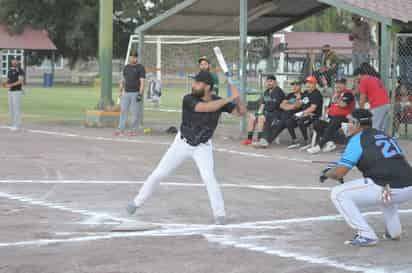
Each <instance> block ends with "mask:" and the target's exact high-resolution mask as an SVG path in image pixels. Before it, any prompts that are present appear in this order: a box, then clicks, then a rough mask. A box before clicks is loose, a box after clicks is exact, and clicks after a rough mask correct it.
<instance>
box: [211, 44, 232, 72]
mask: <svg viewBox="0 0 412 273" xmlns="http://www.w3.org/2000/svg"><path fill="white" fill-rule="evenodd" d="M213 51H214V52H215V55H216V58H217V61H218V63H219V66H220V68H221V69H222V70H223V73H225V75H226V74H228V73H229V67H228V66H227V63H226V60H225V57H224V56H223V53H222V50H220V47H218V46H216V47H214V48H213Z"/></svg>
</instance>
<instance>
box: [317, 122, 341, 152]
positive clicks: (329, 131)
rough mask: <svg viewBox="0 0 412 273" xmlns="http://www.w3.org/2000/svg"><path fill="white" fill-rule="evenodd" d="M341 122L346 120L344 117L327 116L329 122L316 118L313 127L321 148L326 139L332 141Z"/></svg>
mask: <svg viewBox="0 0 412 273" xmlns="http://www.w3.org/2000/svg"><path fill="white" fill-rule="evenodd" d="M342 122H347V119H346V118H345V117H329V122H326V121H324V120H317V121H315V122H314V124H313V128H314V129H315V131H316V133H317V136H318V140H319V146H320V147H321V148H322V147H323V146H325V144H326V143H327V142H328V141H334V140H335V139H336V136H337V134H338V131H339V129H340V127H341V125H342Z"/></svg>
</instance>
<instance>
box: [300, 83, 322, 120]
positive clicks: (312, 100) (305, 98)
mask: <svg viewBox="0 0 412 273" xmlns="http://www.w3.org/2000/svg"><path fill="white" fill-rule="evenodd" d="M312 104H314V105H316V110H315V112H314V114H315V115H314V116H313V117H314V118H320V117H321V116H322V110H323V97H322V94H321V93H320V91H319V90H317V89H315V90H313V91H312V92H309V91H305V92H303V94H302V109H303V110H306V109H308V108H309V107H310V106H311V105H312Z"/></svg>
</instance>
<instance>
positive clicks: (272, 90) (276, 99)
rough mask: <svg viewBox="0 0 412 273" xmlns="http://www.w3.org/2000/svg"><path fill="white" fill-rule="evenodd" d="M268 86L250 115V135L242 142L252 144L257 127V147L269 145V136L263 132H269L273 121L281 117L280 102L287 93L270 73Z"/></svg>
mask: <svg viewBox="0 0 412 273" xmlns="http://www.w3.org/2000/svg"><path fill="white" fill-rule="evenodd" d="M266 88H267V89H266V90H265V92H263V94H262V96H261V97H260V99H259V101H258V105H259V108H258V110H257V112H256V113H254V114H251V115H250V117H249V124H248V136H247V139H245V140H244V141H243V142H242V144H243V145H250V144H252V139H253V134H254V131H255V129H256V127H257V131H258V137H257V142H256V143H255V144H254V145H255V147H262V148H263V147H268V145H269V143H268V142H267V141H266V138H267V136H265V138H262V137H263V134H264V133H265V134H269V133H270V131H271V126H272V124H273V122H277V121H278V120H280V118H281V109H280V103H281V102H282V101H283V99H284V98H285V93H283V90H282V89H281V88H280V87H279V86H278V85H277V82H276V77H275V76H273V75H270V76H268V77H267V78H266Z"/></svg>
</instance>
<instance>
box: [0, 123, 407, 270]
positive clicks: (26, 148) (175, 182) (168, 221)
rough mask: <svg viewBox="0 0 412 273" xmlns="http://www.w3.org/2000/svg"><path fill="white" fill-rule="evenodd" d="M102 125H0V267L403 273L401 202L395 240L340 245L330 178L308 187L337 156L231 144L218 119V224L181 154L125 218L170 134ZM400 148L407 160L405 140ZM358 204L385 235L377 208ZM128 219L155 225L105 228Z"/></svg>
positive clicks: (342, 236)
mask: <svg viewBox="0 0 412 273" xmlns="http://www.w3.org/2000/svg"><path fill="white" fill-rule="evenodd" d="M112 133H113V131H112V130H110V129H85V128H80V127H73V126H45V125H42V126H36V127H34V126H28V127H27V128H26V129H24V130H23V131H20V132H12V131H10V130H9V129H7V128H6V127H1V128H0V134H1V135H0V147H1V149H0V164H1V177H0V230H1V232H0V261H1V262H0V272H7V273H9V272H13V273H14V272H16V273H17V272H19V273H20V272H21V273H32V272H33V273H34V272H38V273H56V272H64V273H68V272H70V273H78V272H88V273H89V272H95V273H178V272H193V273H195V272H196V273H207V272H225V273H228V272H233V273H264V272H282V273H285V272H299V273H301V272H310V273H312V272H313V273H318V272H328V273H329V272H368V273H369V272H370V273H372V272H377V273H383V272H399V273H400V272H402V273H406V272H412V258H411V254H410V253H411V249H412V236H411V235H410V234H412V203H410V204H407V205H405V206H404V207H402V222H403V227H404V237H403V239H402V241H401V242H384V241H382V242H380V244H379V245H378V247H375V248H366V249H357V248H352V247H349V246H345V245H344V244H343V242H344V241H345V240H347V239H350V238H351V237H352V236H353V231H351V230H350V229H349V228H348V227H347V226H346V224H345V223H344V222H343V221H342V218H341V217H339V216H338V215H337V212H336V210H335V209H334V208H333V206H332V204H331V202H330V198H329V195H330V187H331V186H333V185H334V183H333V182H330V183H326V184H324V185H322V184H319V182H318V175H319V171H320V169H321V168H322V166H323V165H321V164H316V163H312V162H313V161H329V160H334V159H337V158H338V157H339V154H338V153H330V154H322V155H316V156H310V155H307V154H304V153H302V152H299V151H288V150H287V149H286V145H285V144H281V145H280V146H277V147H273V148H271V149H269V150H254V149H253V148H249V147H241V146H240V145H239V144H238V143H239V139H238V138H237V137H236V136H237V128H236V126H231V125H226V126H222V128H220V129H219V131H218V133H217V136H216V138H215V140H214V149H215V169H216V174H217V177H218V180H219V182H220V184H221V186H222V190H223V193H224V197H225V202H226V209H227V214H228V219H227V222H228V223H227V225H226V226H223V227H219V226H214V225H213V224H212V223H213V219H212V214H211V210H210V207H209V202H208V198H207V194H206V190H205V188H204V186H203V185H202V182H201V180H200V177H199V174H198V171H197V170H196V168H195V165H194V163H192V162H186V163H185V164H184V165H182V166H181V168H179V169H178V170H177V172H176V173H175V174H174V175H172V176H171V177H169V178H168V179H167V181H164V183H163V184H162V186H161V187H160V188H159V190H158V191H157V192H156V193H155V195H154V196H153V198H152V199H151V200H150V201H149V202H148V203H147V204H146V206H145V207H144V208H142V209H141V210H139V211H138V213H137V216H135V217H128V216H127V215H126V213H125V212H124V207H125V205H126V204H127V202H128V201H129V200H130V199H131V198H132V197H133V196H134V195H135V194H136V193H137V191H138V189H139V187H140V186H141V183H142V181H143V180H144V179H145V177H146V176H147V175H148V174H149V173H150V171H151V170H152V169H153V168H154V167H155V165H156V163H157V162H158V161H159V160H160V158H161V156H162V155H163V153H164V152H165V151H166V149H167V147H168V144H169V143H170V142H171V141H172V137H171V136H167V135H164V134H161V133H157V132H156V130H155V133H154V134H151V135H141V136H139V137H137V138H133V139H129V138H113V137H112ZM282 143H286V139H285V140H284V141H282ZM401 146H402V148H403V149H404V150H405V152H406V154H407V156H408V159H409V160H412V156H411V155H412V143H411V142H402V141H401ZM350 176H351V177H352V178H356V177H359V173H357V172H356V171H354V172H352V173H351V175H350ZM411 179H412V178H411ZM365 212H367V213H368V220H369V221H370V223H371V224H372V225H373V226H374V227H375V228H376V230H377V231H379V232H382V231H384V226H383V219H382V217H381V215H380V213H379V208H368V209H366V210H365ZM135 220H140V221H145V222H150V223H158V224H161V226H162V228H161V229H156V230H149V231H143V232H128V233H124V232H123V233H113V232H110V230H111V228H112V227H113V226H115V225H118V224H119V223H120V222H124V221H129V222H130V221H135Z"/></svg>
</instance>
